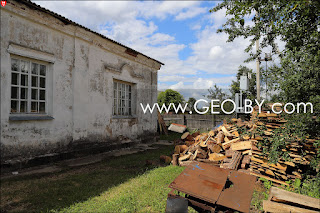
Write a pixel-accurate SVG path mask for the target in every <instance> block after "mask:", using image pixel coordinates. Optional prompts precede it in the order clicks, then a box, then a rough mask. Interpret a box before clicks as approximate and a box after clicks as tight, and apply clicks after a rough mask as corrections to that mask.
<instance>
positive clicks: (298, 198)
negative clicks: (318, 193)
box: [269, 187, 320, 210]
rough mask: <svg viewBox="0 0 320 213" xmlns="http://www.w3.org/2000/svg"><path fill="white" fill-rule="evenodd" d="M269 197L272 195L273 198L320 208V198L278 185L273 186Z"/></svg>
mask: <svg viewBox="0 0 320 213" xmlns="http://www.w3.org/2000/svg"><path fill="white" fill-rule="evenodd" d="M269 197H271V200H272V199H276V200H281V201H285V202H290V203H296V204H300V205H303V206H308V207H312V208H315V209H319V210H320V199H317V198H313V197H310V196H306V195H301V194H297V193H294V192H289V191H285V190H283V189H279V188H277V187H271V189H270V194H269Z"/></svg>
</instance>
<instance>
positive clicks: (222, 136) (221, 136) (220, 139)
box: [217, 131, 224, 144]
mask: <svg viewBox="0 0 320 213" xmlns="http://www.w3.org/2000/svg"><path fill="white" fill-rule="evenodd" d="M223 140H224V134H223V132H222V131H220V132H219V133H218V135H217V144H221V143H223Z"/></svg>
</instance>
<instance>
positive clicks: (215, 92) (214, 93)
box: [206, 84, 233, 112]
mask: <svg viewBox="0 0 320 213" xmlns="http://www.w3.org/2000/svg"><path fill="white" fill-rule="evenodd" d="M208 92H209V94H208V95H207V96H206V97H207V98H208V99H210V100H214V99H217V100H219V101H220V103H214V104H215V105H217V104H219V105H220V104H221V103H222V102H223V101H224V100H226V99H228V98H230V97H229V95H227V94H226V93H224V92H222V89H221V88H220V87H218V86H217V85H216V84H215V85H213V87H210V88H209V89H208ZM209 107H210V108H211V102H210V103H209ZM232 109H233V104H232V103H230V102H226V104H224V110H225V111H227V112H230V111H232ZM213 111H217V112H218V111H219V112H221V107H219V108H213Z"/></svg>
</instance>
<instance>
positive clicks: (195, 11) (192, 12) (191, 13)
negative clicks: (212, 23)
mask: <svg viewBox="0 0 320 213" xmlns="http://www.w3.org/2000/svg"><path fill="white" fill-rule="evenodd" d="M206 12H208V9H207V8H202V7H196V8H190V9H188V10H187V11H183V12H180V13H179V14H178V15H177V16H176V17H175V19H176V20H185V19H188V18H193V17H195V16H198V15H200V14H204V13H206Z"/></svg>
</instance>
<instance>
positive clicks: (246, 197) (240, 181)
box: [217, 171, 256, 212]
mask: <svg viewBox="0 0 320 213" xmlns="http://www.w3.org/2000/svg"><path fill="white" fill-rule="evenodd" d="M228 180H229V181H230V182H229V181H227V183H226V187H227V188H225V189H224V190H223V191H222V192H221V194H220V197H219V199H218V201H217V204H218V205H221V206H225V207H228V208H231V209H234V210H238V211H241V212H249V211H250V204H251V198H252V194H253V190H254V183H255V181H256V177H255V176H252V175H249V174H245V173H243V172H238V171H230V174H229V177H228Z"/></svg>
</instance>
